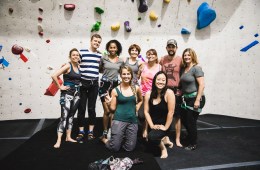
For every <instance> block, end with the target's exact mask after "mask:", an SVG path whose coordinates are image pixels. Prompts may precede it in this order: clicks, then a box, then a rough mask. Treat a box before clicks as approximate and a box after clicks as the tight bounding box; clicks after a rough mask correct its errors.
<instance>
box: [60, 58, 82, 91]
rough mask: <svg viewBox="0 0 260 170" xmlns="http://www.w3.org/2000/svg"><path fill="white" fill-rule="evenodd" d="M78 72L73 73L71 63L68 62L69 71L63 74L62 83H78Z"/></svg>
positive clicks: (71, 84)
mask: <svg viewBox="0 0 260 170" xmlns="http://www.w3.org/2000/svg"><path fill="white" fill-rule="evenodd" d="M80 77H81V74H80V73H75V71H74V70H73V67H72V64H71V63H70V72H69V73H68V74H63V81H64V85H65V86H66V85H68V86H73V85H79V84H80Z"/></svg>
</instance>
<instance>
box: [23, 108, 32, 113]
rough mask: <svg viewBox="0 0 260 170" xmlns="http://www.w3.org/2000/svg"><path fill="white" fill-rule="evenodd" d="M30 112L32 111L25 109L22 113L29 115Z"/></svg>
mask: <svg viewBox="0 0 260 170" xmlns="http://www.w3.org/2000/svg"><path fill="white" fill-rule="evenodd" d="M31 111H32V109H30V108H27V109H25V110H24V113H30V112H31Z"/></svg>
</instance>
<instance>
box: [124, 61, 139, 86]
mask: <svg viewBox="0 0 260 170" xmlns="http://www.w3.org/2000/svg"><path fill="white" fill-rule="evenodd" d="M125 65H127V66H129V67H131V69H132V71H133V79H132V83H133V84H134V85H138V86H139V83H138V78H137V74H138V70H139V66H138V61H136V62H135V63H134V64H130V63H129V58H127V59H126V61H125Z"/></svg>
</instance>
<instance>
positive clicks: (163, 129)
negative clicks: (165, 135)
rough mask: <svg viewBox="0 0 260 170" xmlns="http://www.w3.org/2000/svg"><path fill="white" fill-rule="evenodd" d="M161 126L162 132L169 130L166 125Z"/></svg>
mask: <svg viewBox="0 0 260 170" xmlns="http://www.w3.org/2000/svg"><path fill="white" fill-rule="evenodd" d="M159 126H160V130H162V131H166V130H167V129H166V127H165V126H164V125H159Z"/></svg>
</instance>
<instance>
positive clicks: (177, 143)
mask: <svg viewBox="0 0 260 170" xmlns="http://www.w3.org/2000/svg"><path fill="white" fill-rule="evenodd" d="M176 146H178V147H180V148H182V147H183V146H182V144H181V142H180V140H176Z"/></svg>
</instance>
